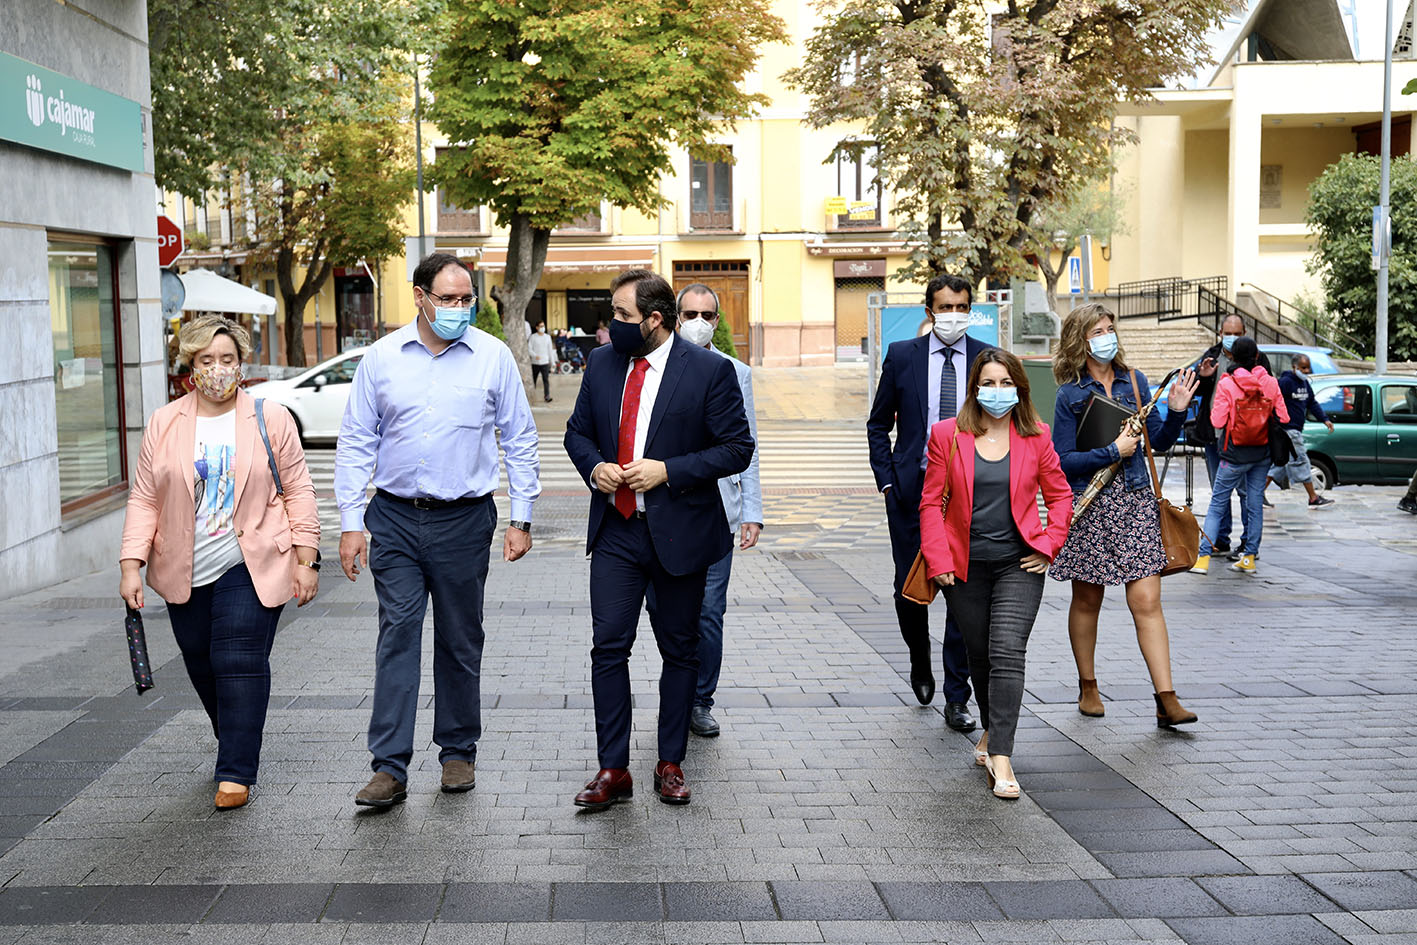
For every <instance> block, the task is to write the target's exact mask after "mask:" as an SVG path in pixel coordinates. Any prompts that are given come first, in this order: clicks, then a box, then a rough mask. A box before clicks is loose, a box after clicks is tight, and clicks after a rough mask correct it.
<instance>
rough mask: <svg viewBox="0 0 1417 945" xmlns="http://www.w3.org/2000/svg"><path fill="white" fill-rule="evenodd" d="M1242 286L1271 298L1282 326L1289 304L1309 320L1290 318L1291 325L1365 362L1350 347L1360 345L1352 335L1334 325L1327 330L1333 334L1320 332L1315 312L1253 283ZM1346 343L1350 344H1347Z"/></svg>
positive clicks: (1340, 351)
mask: <svg viewBox="0 0 1417 945" xmlns="http://www.w3.org/2000/svg"><path fill="white" fill-rule="evenodd" d="M1240 285H1242V286H1246V285H1247V286H1249V287H1250V288H1252V289H1256V290H1258V291H1260V292H1263V293H1264V294H1265V295H1267V296H1269V298H1270V299H1271V300H1272V301H1273V302H1274V303H1275V307H1274V310H1275V314H1277V315H1278V316H1279V323H1280V324H1281V325H1282V324H1284V306H1285V305H1286V304H1287V305H1288V306H1289V307H1290V308H1291V309H1292V310H1294V311H1296V312H1299V313H1300V314H1301V315H1305V316H1307V317H1308V319H1309V324H1305V323H1304V322H1303V321H1302V320H1300V319H1296V318H1290V320H1289V321H1290V324H1293V325H1297V326H1298V327H1300V328H1302V329H1303V330H1304V331H1307V332H1308V333H1309V334H1311V335H1313V336H1314V340H1315V342H1323V343H1324V344H1325V345H1327V346H1328V347H1329V348H1332V349H1333V350H1334V351H1336V352H1338V353H1340V354H1342V355H1344V356H1346V357H1349V358H1352V359H1354V360H1356V361H1361V360H1363V356H1362V355H1361V354H1359V353H1358V352H1357V350H1355V349H1354V348H1352V347H1350V346H1349V344H1354V345H1356V344H1358V341H1357V339H1355V338H1354V337H1353V336H1352V335H1350V334H1348V333H1347V332H1345V331H1342V330H1340V329H1338V328H1336V327H1334V326H1332V325H1330V326H1328V329H1327V330H1328V331H1329V332H1331V333H1332V334H1325V333H1324V332H1321V331H1319V330H1318V328H1317V327H1315V326H1317V325H1318V324H1319V316H1318V315H1316V314H1315V313H1314V312H1311V311H1309V310H1308V309H1306V308H1303V307H1301V306H1299V305H1296V304H1295V303H1294V302H1293V300H1288V301H1286V300H1285V299H1283V298H1281V297H1280V296H1278V295H1275V294H1274V293H1273V292H1271V291H1269V290H1268V289H1266V288H1264V287H1263V286H1258V285H1255V284H1254V283H1253V282H1242V283H1240ZM1334 335H1338V336H1341V337H1342V338H1343V339H1344V341H1343V342H1340V341H1337V340H1336V339H1335V338H1334V337H1333V336H1334ZM1344 342H1348V343H1349V344H1345V343H1344Z"/></svg>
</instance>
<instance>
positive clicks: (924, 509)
mask: <svg viewBox="0 0 1417 945" xmlns="http://www.w3.org/2000/svg"><path fill="white" fill-rule="evenodd" d="M954 432H955V422H954V421H953V420H947V421H945V422H944V423H937V424H936V425H935V428H934V429H933V430H931V431H930V444H929V448H928V450H927V452H926V456H927V463H926V465H925V485H924V487H923V489H922V491H921V495H920V552H921V554H923V555H924V556H925V564H926V565H927V566H928V568H929V572H930V577H936V576H938V575H941V574H944V573H946V572H949V571H954V570H956V568H955V562H954V554H953V553H952V552H951V550H950V539H949V534H948V532H947V530H946V528H945V518H944V516H943V515H941V514H940V499H941V498H943V497H944V494H945V483H946V482H947V481H948V479H949V475H950V470H949V469H948V468H946V461H947V460H948V459H949V455H950V440H951V439H952V438H953V436H954ZM955 491H956V489H955V486H954V485H953V484H952V485H951V486H950V494H951V495H953V494H954V492H955Z"/></svg>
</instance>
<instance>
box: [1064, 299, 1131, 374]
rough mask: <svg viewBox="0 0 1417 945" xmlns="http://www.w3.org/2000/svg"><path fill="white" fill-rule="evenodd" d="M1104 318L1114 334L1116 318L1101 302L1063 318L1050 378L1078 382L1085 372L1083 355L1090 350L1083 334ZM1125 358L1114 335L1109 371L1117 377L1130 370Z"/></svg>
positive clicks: (1074, 310)
mask: <svg viewBox="0 0 1417 945" xmlns="http://www.w3.org/2000/svg"><path fill="white" fill-rule="evenodd" d="M1104 318H1105V319H1107V321H1109V322H1111V323H1112V330H1113V331H1116V330H1117V316H1116V315H1114V314H1113V313H1112V310H1111V309H1110V308H1108V307H1107V306H1105V305H1103V304H1102V303H1101V302H1088V303H1087V304H1086V305H1079V306H1078V307H1077V308H1075V309H1073V310H1072V311H1071V312H1069V313H1068V314H1067V315H1065V316H1063V330H1062V332H1061V333H1060V336H1059V338H1058V351H1057V353H1055V354H1054V355H1053V379H1054V380H1056V381H1057V382H1058V383H1059V384H1069V383H1072V382H1073V381H1078V380H1081V379H1082V376H1083V374H1084V373H1085V372H1086V371H1087V355H1088V352H1089V351H1090V350H1091V349H1090V348H1089V347H1088V344H1087V333H1088V332H1090V331H1092V326H1094V325H1096V324H1097V323H1098V322H1100V321H1102V319H1104ZM1125 358H1126V355H1124V354H1123V353H1122V338H1121V334H1120V333H1118V336H1117V354H1116V355H1115V356H1114V357H1113V358H1112V370H1113V371H1115V372H1116V373H1118V374H1125V373H1127V371H1129V370H1131V368H1129V367H1127V362H1126V360H1125Z"/></svg>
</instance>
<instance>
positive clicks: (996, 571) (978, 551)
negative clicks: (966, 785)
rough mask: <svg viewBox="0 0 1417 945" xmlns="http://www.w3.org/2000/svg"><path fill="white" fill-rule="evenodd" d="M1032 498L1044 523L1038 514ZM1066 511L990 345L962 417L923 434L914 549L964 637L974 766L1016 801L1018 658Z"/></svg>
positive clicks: (1015, 372) (1040, 445)
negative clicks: (975, 733) (974, 705)
mask: <svg viewBox="0 0 1417 945" xmlns="http://www.w3.org/2000/svg"><path fill="white" fill-rule="evenodd" d="M947 482H948V485H949V499H948V501H947V503H946V505H945V509H944V513H943V514H941V509H940V505H941V500H942V498H943V497H944V494H945V486H946V483H947ZM1040 490H1041V491H1042V493H1043V498H1044V500H1045V501H1046V502H1047V505H1048V524H1047V526H1046V527H1045V526H1044V524H1043V521H1042V519H1041V518H1040V517H1039V514H1038V493H1039V491H1040ZM1072 504H1073V493H1072V490H1071V489H1070V488H1068V480H1067V477H1066V476H1064V475H1063V470H1062V468H1061V467H1060V466H1059V464H1058V454H1057V452H1056V451H1055V450H1054V448H1053V440H1052V438H1051V437H1050V436H1049V434H1048V426H1047V424H1045V423H1043V422H1042V421H1041V420H1040V419H1039V417H1038V411H1037V410H1035V409H1034V407H1033V401H1032V400H1031V399H1030V397H1029V395H1028V377H1027V375H1025V374H1024V370H1023V364H1022V362H1020V361H1019V359H1018V358H1017V357H1015V356H1014V355H1012V354H1010V353H1009V352H1007V351H1003V350H1001V349H999V348H990V349H988V350H987V351H985V352H983V353H982V354H980V355H979V357H978V358H976V359H975V362H974V366H973V368H971V369H970V372H969V381H968V383H967V384H966V386H965V399H964V406H962V407H961V408H960V411H959V416H958V417H957V418H955V419H954V420H945V421H942V422H940V423H937V424H935V426H934V428H933V429H932V430H931V431H930V443H929V449H928V465H927V466H926V469H925V486H924V494H923V496H922V498H921V500H920V544H921V552H922V554H923V555H924V557H925V563H926V565H928V566H929V572H930V576H931V577H932V578H933V579H934V581H935V583H937V584H939V585H940V587H942V588H943V589H944V592H945V597H946V599H947V600H948V601H949V605H950V610H951V612H952V613H954V614H955V616H956V618H957V619H958V620H959V626H960V629H961V630H962V631H963V634H964V644H965V649H966V650H967V651H968V653H969V670H970V675H971V676H972V677H973V678H974V697H975V699H976V700H978V702H979V716H980V720H981V721H982V722H983V725H984V733H983V735H981V736H980V738H979V743H978V744H977V745H976V746H975V748H974V761H975V764H978V765H980V766H982V767H983V768H984V769H985V771H986V773H987V774H988V779H989V788H990V790H992V791H993V793H994V794H995V795H996V796H997V797H1002V798H1016V797H1018V796H1019V785H1018V780H1017V778H1016V776H1015V774H1014V769H1013V761H1012V756H1013V749H1014V733H1015V731H1016V730H1017V728H1018V714H1019V707H1020V705H1021V704H1022V702H1023V671H1024V651H1025V649H1026V648H1027V646H1028V637H1029V634H1030V633H1031V632H1032V630H1033V622H1034V620H1035V619H1036V618H1037V617H1038V607H1039V605H1040V604H1041V603H1042V601H1043V575H1044V573H1045V572H1046V571H1047V570H1048V564H1049V562H1050V561H1052V560H1053V556H1054V555H1056V554H1057V553H1058V549H1059V548H1061V547H1062V546H1063V542H1064V541H1065V540H1066V539H1067V537H1068V518H1069V516H1070V515H1071V513H1072Z"/></svg>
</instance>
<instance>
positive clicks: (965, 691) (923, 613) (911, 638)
mask: <svg viewBox="0 0 1417 945" xmlns="http://www.w3.org/2000/svg"><path fill="white" fill-rule="evenodd" d="M899 491H900V490H899V487H897V486H892V487H891V488H890V491H888V492H887V493H886V527H887V529H888V530H889V532H890V536H891V555H892V557H894V558H895V583H894V585H892V589H893V591H894V593H895V614H896V619H897V620H898V621H899V623H900V635H901V636H902V637H903V638H904V639H905V645H906V646H907V647H909V648H910V652H911V654H912V658H913V657H914V654H918V653H920V652H921V651H922V650H923V651H924V655H925V657H926V659H925V662H926V665H929V658H928V657H929V651H930V608H929V607H925V606H922V605H920V604H916V603H913V602H911V601H908V600H906V599H905V598H904V597H901V596H900V589H901V588H902V587H904V586H905V578H906V575H908V574H910V566H911V565H912V564H914V563H915V555H916V554H918V553H919V551H920V493H918V492H916V493H915V494H913V495H906V494H903V493H902V494H901V495H896V493H897V492H899ZM942 658H943V663H944V670H945V672H944V678H943V680H942V682H941V684H940V691H941V692H943V693H944V695H945V701H946V702H961V703H963V702H968V701H969V657H968V655H967V654H966V653H965V650H964V637H963V636H961V635H960V632H959V624H957V623H956V622H955V615H954V613H953V611H950V610H947V611H946V612H945V642H944V647H943V653H942Z"/></svg>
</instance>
